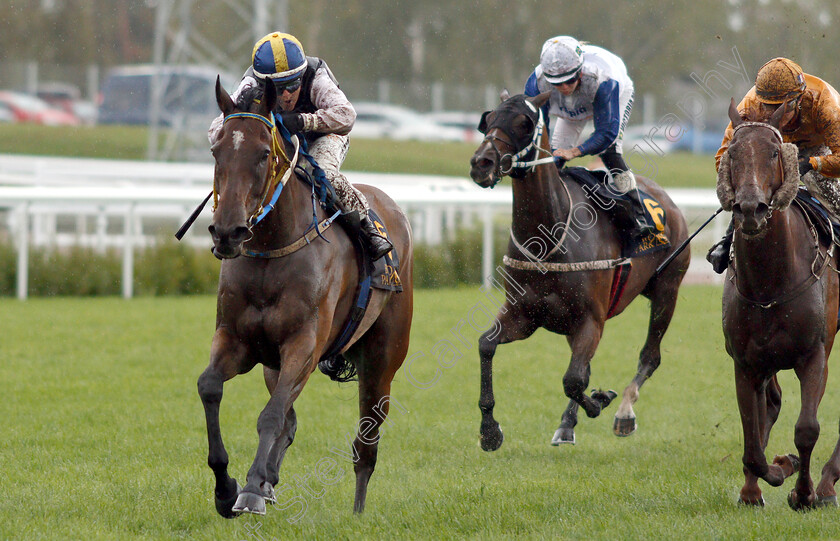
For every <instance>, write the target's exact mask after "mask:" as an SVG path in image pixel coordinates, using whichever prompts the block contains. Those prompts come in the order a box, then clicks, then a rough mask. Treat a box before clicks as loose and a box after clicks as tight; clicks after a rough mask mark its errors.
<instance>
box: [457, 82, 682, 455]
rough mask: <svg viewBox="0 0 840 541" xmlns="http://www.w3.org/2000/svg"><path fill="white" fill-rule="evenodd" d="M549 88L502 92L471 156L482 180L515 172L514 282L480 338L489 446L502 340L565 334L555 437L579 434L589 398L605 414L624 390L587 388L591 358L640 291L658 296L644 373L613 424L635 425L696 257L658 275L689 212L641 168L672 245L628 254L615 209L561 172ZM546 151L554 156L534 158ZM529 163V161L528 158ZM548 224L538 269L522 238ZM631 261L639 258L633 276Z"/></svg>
mask: <svg viewBox="0 0 840 541" xmlns="http://www.w3.org/2000/svg"><path fill="white" fill-rule="evenodd" d="M548 97H549V93H548V92H546V93H544V94H541V95H539V96H536V97H534V98H527V97H525V96H523V95H518V96H514V97H512V98H510V97H508V95H507V93H506V92H505V93H503V95H502V100H503V101H502V104H501V105H500V106H499V107H498V108H497V109H495V110H494V111H490V112H488V113H485V117H484V118H483V121H482V126H481V128H482V131H483V132H484V133H485V138H484V140H483V141H482V142H481V144H480V145H479V147H478V149H477V150H476V152H475V154H474V155H473V157H472V160H471V161H470V163H471V165H472V169H471V171H470V176H471V177H472V179H473V181H474V182H476V183H477V184H478V185H479V186H481V187H484V188H488V187H493V186H495V185H496V184H497V183H498V182H499V181H500V180H501V178H502V177H503V176H504V175H507V174H510V176H511V178H512V183H513V219H512V224H511V241H510V243H509V245H508V250H507V256H506V259H505V263H506V264H507V265H508V268H506V271H505V272H506V273H508V275H509V277H510V278H511V280H510V281H507V283H506V300H505V303H504V305H503V306H502V307H501V308H500V310H499V312H498V314H497V316H496V322H495V325H494V326H493V327H492V328H491V329H490V330H489V331H487V332H486V333H484V334H483V335H482V336H481V338H480V339H479V354H480V358H481V395H480V399H479V408H480V409H481V414H482V420H481V438H480V443H481V447H482V449H484V450H485V451H494V450H496V449H498V448H499V447H500V446H501V445H502V441H503V435H502V431H501V429H500V427H499V423H498V422H497V421H496V420H495V419H494V418H493V407H494V406H495V399H494V395H493V373H492V371H493V356H494V355H495V353H496V347H497V346H498V345H499V344H507V343H510V342H514V341H516V340H524V339H525V338H528V337H529V336H531V335H532V334H533V333H534V331H536V330H537V329H538V328H540V327H542V328H545V329H547V330H549V331H551V332H554V333H557V334H562V335H565V336H566V337H567V340H568V342H569V345H570V347H571V350H572V358H571V362H570V363H569V367H568V369H567V370H566V373H565V375H564V376H563V389H564V391H565V393H566V396H568V397H569V398H570V402H569V405H568V407H567V408H566V410H565V411H564V413H563V416H562V419H561V423H560V427H559V428H558V429H557V431H556V432H555V434H554V437H553V438H552V442H551V443H552V444H553V445H557V444H559V443H574V442H575V435H574V427H575V425H576V424H577V412H578V407H579V406H582V407H583V409H584V411H585V412H586V414H587V415H588V416H589V417H597V416H598V415H599V414H600V413H601V410H602V408H604V407H605V406H606V405H608V404H609V403H610V401H611V400H612V399H613V398H614V397H615V396H616V395H615V393H613V392H612V391H609V392H603V391H595V392H594V393H593V395H592V396H587V395H586V394H585V393H586V391H587V388H588V387H589V376H590V361H591V360H592V357H593V356H594V355H595V350H596V349H597V347H598V343H599V341H600V340H601V335H602V334H603V331H604V324H605V322H606V320H607V318H608V317H612V316H613V315H617V314H619V313H621V312H622V311H623V310H624V309H625V308H626V307H627V305H629V304H630V302H631V301H632V300H633V299H634V298H636V297H637V296H638V295H640V294H641V295H643V296H645V297H647V298H649V299H650V301H651V311H650V323H649V327H648V334H647V340H646V342H645V345H644V347H643V348H642V351H641V355H640V357H639V365H638V372H637V374H636V376H635V377H634V378H633V380H632V382H631V383H630V384H629V385H628V386H627V387H626V388H625V390H624V395H623V399H622V402H621V405H620V406H619V408H618V411H617V413H616V417H615V423H614V428H613V429H614V432H615V433H616V435H619V436H627V435H630V434H632V433H633V432H634V431H635V430H636V414H635V412H634V411H633V404H634V403H635V402H636V400H637V399H638V396H639V388H640V387H641V386H642V384H643V383H644V382H645V380H647V379H648V378H649V377H650V376H651V374H653V372H654V370H656V368H657V367H658V366H659V363H660V342H661V341H662V337H663V335H664V334H665V331H666V330H667V328H668V324H669V323H670V321H671V317H672V316H673V314H674V308H675V306H676V302H677V291H678V289H679V286H680V283H681V282H682V279H683V276H684V275H685V271H686V269H687V268H688V263H689V258H690V254H689V252H688V250H686V251H684V252H683V253H681V254H679V256H677V257H676V258H675V259H674V260H673V262H672V264H671V265H670V266H668V267H666V268H665V270H664V271H663V272H662V273H661V274H659V275H655V271H656V268H657V266H658V265H659V263H661V262H662V261H663V260H664V259H665V258H666V257H667V256H668V255H669V254H670V253H671V252H673V250H674V248H673V247H674V246H676V245H678V244H679V243H680V242H682V241H683V240H684V239H686V237H687V231H686V229H687V228H686V224H685V219H684V218H683V216H682V213H681V212H680V211H679V209H678V208H677V207H676V206H675V205H674V203H673V202H672V201H671V200H670V198H669V197H668V195H667V194H666V193H665V192H664V191H663V190H662V189H661V188H660V187H659V186H657V185H656V184H655V183H654V182H653V181H650V180H647V179H644V178H640V177H637V179H638V183H639V187H640V188H642V189H643V190H645V191H647V192H648V193H649V194H650V195H653V196H654V197H655V198H656V199H657V200H658V201H659V203H660V204H661V207H662V208H661V209H659V210H660V212H661V211H662V209H664V212H665V213H666V214H667V223H666V224H665V226H664V231H663V233H664V234H665V235H667V238H668V239H670V241H671V243H672V245H671V247H670V248H669V249H667V250H664V251H662V250H660V251H658V252H656V253H649V254H648V255H644V256H641V257H634V258H632V260H630V259H629V258H626V259H625V258H622V257H621V254H622V245H621V241H620V238H619V233H618V231H617V229H616V227H615V226H614V225H613V223H612V222H611V220H610V218H609V215H608V214H607V212H606V211H605V210H604V209H603V208H602V207H601V205H599V204H596V203H595V202H594V201H593V200H592V195H591V192H586V191H585V190H584V188H583V187H582V186H581V185H580V184H578V183H577V182H574V181H572V180H571V178H570V177H569V176H568V173H567V172H565V171H564V172H563V173H562V174H559V173H558V171H557V167H556V166H555V165H554V163H553V160H552V159H551V158H550V155H551V153H550V151H548V150H546V149H548V148H549V136H548V130H547V129H544V128H545V124H544V121H543V118H542V115H541V114H540V108H541V106H542V105H543V104H544V103H545V102H546V101H547V100H548ZM540 152H545V153H546V154H547V155H548V156H549V158H545V159H540V160H536V159H535V157H536V156H537V155H538V154H539V153H540ZM523 162H524V163H526V164H527V165H525V166H523V165H521V164H522V163H523ZM578 210H585V211H586V212H585V213H584V214H586V213H591V218H592V219H591V220H580V221H586V222H591V223H588V224H587V225H586V226H585V227H584V226H583V225H580V226H579V227H574V228H573V227H572V223H573V222H575V220H574V217H573V216H572V213H573V212H576V211H578ZM561 230H562V231H563V232H562V233H561ZM547 232H549V233H551V235H550V236H552V237H553V238H554V240H555V241H556V244H555V243H554V242H552V243H551V244H549V245H548V246H547V249H546V250H545V251H544V253H543V254H541V255H540V257H539V259H540V261H539V263H538V264H537V268H538V269H540V270H537V269H534V268H528V267H527V266H526V265H524V264H520V263H522V260H523V259H529V260H531V261H533V260H534V259H537V258H536V257H533V258H532V257H530V256H529V255H528V253H527V252H528V250H527V249H526V248H524V247H523V245H527V244H528V243H527V242H526V239H536V238H545V237H546V233H547ZM558 238H559V240H557V239H558ZM517 239H518V241H517ZM552 245H553V247H552ZM532 246H533V245H532ZM532 255H533V254H532ZM628 263H631V265H632V267H631V268H632V271H631V272H630V274H629V277H627V275H626V271H627V269H628V267H627V264H628ZM543 267H544V269H542V268H543ZM542 270H544V272H543V271H542ZM619 272H623V273H625V274H624V279H626V282H623V294H620V295H612V294H611V293H614V284H615V283H616V282H615V281H614V278H617V277H618V276H619V275H618V273H619ZM611 301H614V304H612V305H611Z"/></svg>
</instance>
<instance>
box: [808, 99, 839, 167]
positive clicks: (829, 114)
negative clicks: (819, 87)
mask: <svg viewBox="0 0 840 541" xmlns="http://www.w3.org/2000/svg"><path fill="white" fill-rule="evenodd" d="M814 126H815V128H816V131H817V133H819V134H820V135H822V138H823V141H824V142H825V146H827V147H828V149H829V150H831V154H829V155H827V156H813V157H811V158H810V160H809V161H810V162H811V167H813V168H814V171H816V172H818V173H819V174H821V175H823V176H826V177H833V178H837V177H840V103H838V101H837V99H836V97H835V96H833V95H831V94H830V93H828V92H824V93H823V94H822V96H821V98H820V100H819V102H818V103H817V104H816V106H815V108H814Z"/></svg>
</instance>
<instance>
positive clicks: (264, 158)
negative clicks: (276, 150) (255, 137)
mask: <svg viewBox="0 0 840 541" xmlns="http://www.w3.org/2000/svg"><path fill="white" fill-rule="evenodd" d="M269 156H271V151H270V150H268V149H265V151H264V152H263V154H262V156H260V161H261V162H264V161H266V160H267V159H268V157H269Z"/></svg>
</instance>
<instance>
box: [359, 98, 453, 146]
mask: <svg viewBox="0 0 840 541" xmlns="http://www.w3.org/2000/svg"><path fill="white" fill-rule="evenodd" d="M353 108H354V109H356V123H355V124H354V125H353V129H352V130H351V131H350V137H359V138H367V139H382V138H387V139H397V140H402V141H406V140H415V141H463V139H464V137H463V131H462V130H461V129H458V128H452V127H448V126H441V125H440V124H436V123H434V122H432V121H431V120H429V119H428V118H426V117H424V116H423V115H421V114H420V113H418V112H416V111H413V110H411V109H409V108H407V107H400V106H398V105H389V104H386V103H372V102H355V103H353Z"/></svg>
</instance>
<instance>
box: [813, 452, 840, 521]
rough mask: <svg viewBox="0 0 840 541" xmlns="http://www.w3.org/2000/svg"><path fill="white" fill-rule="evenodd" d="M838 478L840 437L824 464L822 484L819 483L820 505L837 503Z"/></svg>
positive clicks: (839, 469)
mask: <svg viewBox="0 0 840 541" xmlns="http://www.w3.org/2000/svg"><path fill="white" fill-rule="evenodd" d="M838 479H840V439H838V440H837V444H836V445H835V446H834V452H833V453H831V456H830V457H829V459H828V461H826V463H825V466H823V469H822V478H821V479H820V484H819V485H817V504H818V505H833V506H836V505H837V492H835V490H834V485H835V484H836V483H837V480H838Z"/></svg>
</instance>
